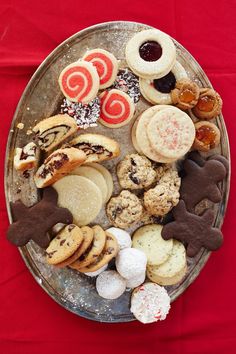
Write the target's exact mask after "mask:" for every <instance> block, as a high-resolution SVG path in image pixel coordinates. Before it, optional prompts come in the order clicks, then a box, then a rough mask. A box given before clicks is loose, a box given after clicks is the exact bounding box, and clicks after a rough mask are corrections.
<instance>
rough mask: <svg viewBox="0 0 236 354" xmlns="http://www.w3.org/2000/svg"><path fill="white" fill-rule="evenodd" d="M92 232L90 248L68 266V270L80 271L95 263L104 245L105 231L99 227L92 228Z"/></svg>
mask: <svg viewBox="0 0 236 354" xmlns="http://www.w3.org/2000/svg"><path fill="white" fill-rule="evenodd" d="M92 229H93V232H94V238H93V242H92V244H91V247H90V248H89V249H88V250H87V251H86V252H85V253H84V254H83V255H82V256H81V257H80V258H79V259H77V261H75V262H74V263H72V264H70V268H73V269H77V270H80V269H82V268H85V267H87V266H89V265H90V264H92V263H95V262H96V260H97V258H98V257H99V255H100V254H101V253H102V251H103V248H104V246H105V243H106V234H105V231H104V230H103V229H102V228H101V226H99V225H95V226H93V227H92Z"/></svg>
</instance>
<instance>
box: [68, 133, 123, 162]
mask: <svg viewBox="0 0 236 354" xmlns="http://www.w3.org/2000/svg"><path fill="white" fill-rule="evenodd" d="M69 145H70V146H73V147H75V148H78V149H80V150H83V151H84V152H85V154H86V155H87V159H86V162H100V161H105V160H110V159H112V158H114V157H117V156H119V154H120V146H119V144H118V143H117V142H116V141H115V140H113V139H110V138H108V137H107V136H104V135H100V134H80V135H79V136H77V137H76V138H75V139H73V140H71V141H70V142H69Z"/></svg>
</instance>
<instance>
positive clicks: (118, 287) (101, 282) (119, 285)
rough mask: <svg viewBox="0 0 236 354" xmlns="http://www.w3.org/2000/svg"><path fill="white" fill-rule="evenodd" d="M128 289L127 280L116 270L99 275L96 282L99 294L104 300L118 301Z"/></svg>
mask: <svg viewBox="0 0 236 354" xmlns="http://www.w3.org/2000/svg"><path fill="white" fill-rule="evenodd" d="M125 288H126V280H125V279H124V278H122V276H121V275H120V274H119V273H117V272H116V271H115V270H107V271H105V272H102V273H101V274H99V276H98V277H97V280H96V289H97V292H98V294H99V295H100V296H101V297H103V298H104V299H109V300H113V299H117V298H118V297H120V296H121V295H122V294H123V293H124V292H125Z"/></svg>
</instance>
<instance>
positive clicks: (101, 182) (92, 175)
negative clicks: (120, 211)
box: [70, 165, 107, 203]
mask: <svg viewBox="0 0 236 354" xmlns="http://www.w3.org/2000/svg"><path fill="white" fill-rule="evenodd" d="M79 167H80V168H75V169H74V170H72V171H71V172H70V174H71V175H77V176H83V177H85V178H88V179H89V180H90V181H92V182H93V183H95V184H96V186H97V187H98V188H99V189H100V191H101V193H102V199H103V203H105V202H106V199H107V184H106V181H105V179H104V177H103V175H102V174H101V173H100V172H99V171H98V170H96V169H95V168H93V167H90V166H84V165H83V166H79Z"/></svg>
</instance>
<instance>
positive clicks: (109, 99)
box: [99, 89, 135, 128]
mask: <svg viewBox="0 0 236 354" xmlns="http://www.w3.org/2000/svg"><path fill="white" fill-rule="evenodd" d="M100 100H101V113H100V119H99V121H100V122H101V123H102V124H103V125H105V126H106V127H109V128H120V127H122V126H123V125H126V124H128V123H129V121H130V120H131V119H132V118H133V116H134V111H135V105H134V103H133V101H132V99H131V98H130V97H129V95H127V93H125V92H122V91H120V90H116V89H112V90H109V91H108V90H106V91H104V92H103V93H102V94H101V95H100Z"/></svg>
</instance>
